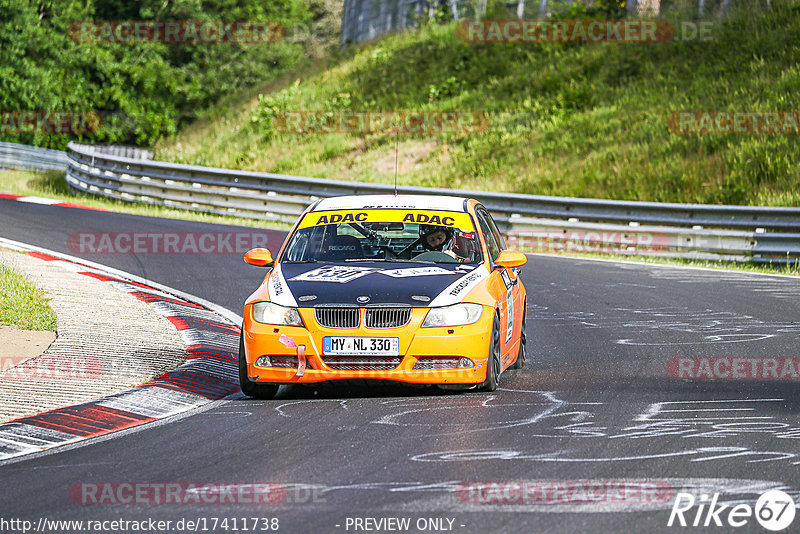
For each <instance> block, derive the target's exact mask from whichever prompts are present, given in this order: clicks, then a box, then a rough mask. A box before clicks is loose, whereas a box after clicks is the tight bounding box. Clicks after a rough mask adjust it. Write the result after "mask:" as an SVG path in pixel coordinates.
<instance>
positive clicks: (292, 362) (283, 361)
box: [270, 356, 298, 368]
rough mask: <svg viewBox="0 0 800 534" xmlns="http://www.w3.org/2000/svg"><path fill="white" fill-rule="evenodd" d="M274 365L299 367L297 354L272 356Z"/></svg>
mask: <svg viewBox="0 0 800 534" xmlns="http://www.w3.org/2000/svg"><path fill="white" fill-rule="evenodd" d="M270 359H271V360H272V367H284V368H297V365H298V363H297V356H271V357H270Z"/></svg>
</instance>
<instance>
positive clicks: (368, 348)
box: [322, 336, 400, 356]
mask: <svg viewBox="0 0 800 534" xmlns="http://www.w3.org/2000/svg"><path fill="white" fill-rule="evenodd" d="M322 352H323V353H325V354H331V355H353V356H399V355H400V338H399V337H344V336H325V337H324V338H323V340H322Z"/></svg>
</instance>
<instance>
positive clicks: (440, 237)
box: [419, 224, 467, 262]
mask: <svg viewBox="0 0 800 534" xmlns="http://www.w3.org/2000/svg"><path fill="white" fill-rule="evenodd" d="M452 241H453V229H452V228H450V227H447V226H432V225H429V224H421V225H420V226H419V243H420V245H422V248H424V249H425V250H426V251H437V252H443V253H444V254H447V255H448V256H450V257H452V258H454V259H456V260H458V261H460V262H464V261H466V260H467V258H464V257H462V256H460V255H458V254H456V252H455V251H453V250H452V249H450V248H449V247H450V246H452V244H453V243H452ZM445 247H448V248H445Z"/></svg>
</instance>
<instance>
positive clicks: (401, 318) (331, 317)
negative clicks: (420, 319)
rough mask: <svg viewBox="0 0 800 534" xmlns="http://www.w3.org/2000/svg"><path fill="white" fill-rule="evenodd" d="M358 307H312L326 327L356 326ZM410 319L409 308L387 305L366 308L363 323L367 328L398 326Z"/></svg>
mask: <svg viewBox="0 0 800 534" xmlns="http://www.w3.org/2000/svg"><path fill="white" fill-rule="evenodd" d="M360 315H361V309H360V308H337V307H330V308H328V307H319V308H314V317H315V318H316V320H317V323H319V325H320V326H324V327H326V328H358V326H359V324H360V320H361V317H360ZM410 320H411V308H410V307H407V306H403V307H400V306H387V307H381V308H367V309H366V312H365V314H364V324H365V326H366V327H367V328H400V327H401V326H405V325H407V324H408V322H409V321H410Z"/></svg>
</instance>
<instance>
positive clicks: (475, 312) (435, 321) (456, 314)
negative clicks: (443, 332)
mask: <svg viewBox="0 0 800 534" xmlns="http://www.w3.org/2000/svg"><path fill="white" fill-rule="evenodd" d="M482 312H483V306H481V305H480V304H463V303H462V304H455V305H453V306H444V307H442V308H431V309H430V310H428V315H426V316H425V320H424V321H422V327H423V328H428V327H433V326H461V325H465V324H472V323H475V322H477V321H478V319H480V318H481V313H482Z"/></svg>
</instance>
